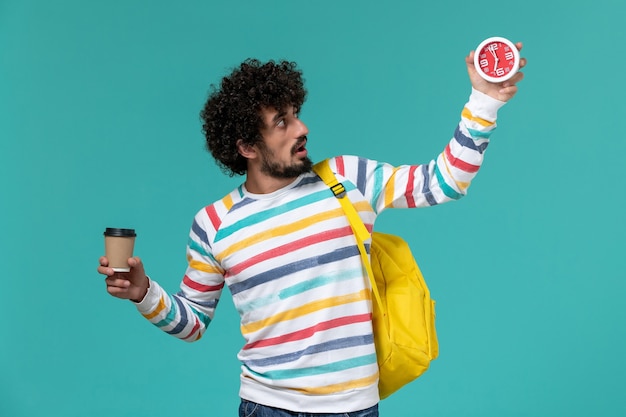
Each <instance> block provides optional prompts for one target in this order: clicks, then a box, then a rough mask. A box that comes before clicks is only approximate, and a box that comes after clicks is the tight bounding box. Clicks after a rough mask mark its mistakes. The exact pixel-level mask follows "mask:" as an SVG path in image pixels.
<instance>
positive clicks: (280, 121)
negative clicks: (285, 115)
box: [276, 119, 285, 127]
mask: <svg viewBox="0 0 626 417" xmlns="http://www.w3.org/2000/svg"><path fill="white" fill-rule="evenodd" d="M276 126H278V127H283V126H285V119H279V120H278V121H277V122H276Z"/></svg>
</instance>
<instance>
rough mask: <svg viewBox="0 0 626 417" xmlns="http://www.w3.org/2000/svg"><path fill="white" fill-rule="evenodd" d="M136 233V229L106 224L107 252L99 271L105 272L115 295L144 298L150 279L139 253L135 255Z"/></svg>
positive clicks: (112, 293)
mask: <svg viewBox="0 0 626 417" xmlns="http://www.w3.org/2000/svg"><path fill="white" fill-rule="evenodd" d="M135 237H136V233H135V231H134V230H133V229H115V228H107V229H106V231H105V232H104V243H105V253H106V255H105V256H103V257H101V258H100V266H99V267H98V272H99V273H101V274H102V275H105V276H106V279H105V282H106V285H107V291H108V292H109V294H111V295H112V296H114V297H117V298H124V299H130V300H132V301H135V302H139V301H141V300H142V299H143V298H144V297H145V295H146V292H147V291H148V287H149V286H150V282H149V279H148V277H147V276H146V273H145V271H144V269H143V263H142V262H141V259H139V258H138V257H133V249H134V244H135Z"/></svg>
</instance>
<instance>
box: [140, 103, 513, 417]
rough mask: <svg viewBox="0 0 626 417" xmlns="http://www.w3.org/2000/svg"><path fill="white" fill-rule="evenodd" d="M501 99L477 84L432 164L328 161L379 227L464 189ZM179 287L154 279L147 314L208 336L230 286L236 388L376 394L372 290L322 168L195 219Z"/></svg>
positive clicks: (270, 393)
mask: <svg viewBox="0 0 626 417" xmlns="http://www.w3.org/2000/svg"><path fill="white" fill-rule="evenodd" d="M502 104H503V103H502V102H499V101H496V100H493V99H491V98H489V97H487V96H486V95H484V94H482V93H479V92H477V91H473V92H472V94H471V96H470V99H469V101H468V103H467V104H466V106H465V107H464V109H463V112H462V115H461V122H460V123H459V125H458V127H457V129H456V131H455V132H454V137H453V138H452V140H451V141H450V142H449V143H448V145H447V146H446V147H445V149H444V150H443V152H442V153H441V154H439V155H438V156H437V157H436V158H435V159H434V160H432V161H430V162H429V163H427V164H424V165H403V166H397V167H394V166H391V165H389V164H386V163H382V162H376V161H373V160H368V159H364V158H360V157H356V156H339V157H335V158H331V160H330V166H331V169H332V170H333V171H334V172H335V174H336V175H337V178H338V179H339V181H341V182H342V183H343V184H344V186H345V187H346V189H347V192H348V196H349V198H350V200H351V201H352V203H353V204H354V205H355V207H356V209H357V211H358V212H359V215H360V216H361V218H362V219H363V222H364V223H365V224H366V226H367V227H368V228H369V229H370V230H371V229H372V228H373V226H374V222H375V220H376V217H377V216H378V215H379V214H380V213H381V212H382V211H384V210H385V209H387V208H413V207H426V206H432V205H436V204H440V203H443V202H447V201H451V200H456V199H459V198H460V197H462V196H463V195H465V193H466V191H467V188H468V186H469V184H470V181H471V180H472V178H473V177H474V175H475V174H476V172H477V171H478V169H479V167H480V165H481V163H482V161H483V155H484V151H485V149H486V148H487V144H488V141H489V135H490V133H491V132H492V131H493V129H494V128H495V119H496V113H497V110H498V109H499V108H500V106H502ZM187 257H188V268H187V271H186V273H185V276H184V278H183V280H182V283H181V288H180V292H178V293H177V294H168V293H167V292H166V291H164V290H163V289H162V288H161V287H160V286H159V285H158V284H157V283H156V282H155V281H151V284H150V288H149V290H148V294H147V295H146V297H145V298H144V300H142V302H141V303H138V304H137V307H138V309H139V311H140V312H141V313H142V314H143V315H144V316H145V317H146V318H147V319H148V320H150V321H151V322H152V323H153V324H155V325H156V326H158V327H159V328H161V329H162V330H163V331H165V332H167V333H169V334H171V335H173V336H176V337H178V338H180V339H183V340H186V341H195V340H198V339H200V337H201V336H202V334H203V332H204V331H205V329H206V328H207V326H208V325H209V323H210V322H211V320H212V319H213V317H214V313H215V308H216V306H217V304H218V301H219V298H220V295H221V292H222V290H223V288H224V285H227V286H228V288H229V289H230V292H231V294H232V298H233V301H234V305H235V307H236V308H237V311H238V312H239V315H240V317H241V333H242V335H243V337H244V339H245V344H244V346H243V347H242V348H241V350H240V352H239V354H238V358H239V359H240V361H241V363H242V372H241V388H240V395H241V397H242V398H245V399H247V400H250V401H254V402H258V403H261V404H266V405H270V406H273V407H278V408H284V409H288V410H293V411H302V412H310V413H319V412H349V411H356V410H361V409H365V408H368V407H371V406H373V405H374V404H376V403H377V402H378V390H377V380H378V368H377V364H376V352H375V348H374V343H373V336H372V326H371V314H372V305H371V294H370V290H371V288H370V285H369V281H368V278H367V275H366V273H365V271H364V269H363V266H362V264H361V258H360V256H359V250H358V247H357V244H356V240H355V238H354V236H353V234H352V231H351V228H350V224H349V222H348V220H347V218H346V216H345V215H344V212H343V210H342V208H341V206H340V204H339V202H338V201H337V199H336V198H335V197H334V195H333V193H332V192H331V191H330V189H328V187H327V186H326V185H325V184H324V183H323V182H322V180H321V179H320V178H318V177H317V176H316V175H315V174H314V173H312V172H310V173H306V174H303V175H301V176H299V177H298V178H297V179H295V181H293V182H292V183H291V184H290V185H288V186H287V187H285V188H282V189H280V190H278V191H275V192H273V193H270V194H262V195H259V194H252V193H250V192H248V191H247V190H246V189H245V187H244V186H243V185H242V186H239V187H238V188H237V189H235V190H233V191H232V192H231V193H230V194H229V195H227V196H226V197H224V198H222V199H221V200H219V201H217V202H215V203H213V204H211V205H209V206H207V207H204V208H203V209H202V210H200V211H199V212H198V213H197V214H196V216H195V218H194V221H193V225H192V227H191V231H190V236H189V242H188V249H187Z"/></svg>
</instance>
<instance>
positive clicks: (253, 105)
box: [200, 59, 307, 177]
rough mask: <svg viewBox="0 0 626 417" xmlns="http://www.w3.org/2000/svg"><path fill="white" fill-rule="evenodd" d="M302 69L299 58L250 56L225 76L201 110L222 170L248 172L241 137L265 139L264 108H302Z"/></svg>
mask: <svg viewBox="0 0 626 417" xmlns="http://www.w3.org/2000/svg"><path fill="white" fill-rule="evenodd" d="M306 93H307V92H306V89H305V88H304V80H303V78H302V71H301V70H299V69H298V68H297V66H296V63H295V62H288V61H280V62H278V63H276V62H274V61H268V62H266V63H261V62H260V61H259V60H257V59H247V60H245V61H244V62H243V63H242V64H241V65H240V66H239V67H238V68H235V69H234V70H233V71H232V73H231V74H230V75H228V76H226V77H224V78H222V81H221V84H220V87H219V88H216V87H215V85H212V86H211V93H210V94H209V98H208V99H207V101H206V103H205V105H204V108H203V109H202V111H201V112H200V117H201V119H202V122H203V124H202V131H203V133H204V136H205V138H206V147H207V149H208V150H209V152H211V154H212V155H213V157H214V158H215V160H216V162H217V164H218V165H219V166H220V168H221V169H222V171H224V172H225V173H227V174H228V175H230V176H231V177H232V176H234V175H243V174H245V173H246V170H247V164H246V159H245V158H244V157H243V156H241V155H240V154H239V152H238V149H237V141H238V140H239V139H241V140H242V141H243V142H244V143H245V144H249V145H254V144H255V143H258V142H259V141H261V140H262V137H261V134H260V129H261V128H262V127H263V119H262V118H261V110H262V109H263V108H274V109H277V110H282V109H284V108H286V107H287V106H294V107H295V108H296V109H300V108H301V107H302V104H303V103H304V101H305V99H306Z"/></svg>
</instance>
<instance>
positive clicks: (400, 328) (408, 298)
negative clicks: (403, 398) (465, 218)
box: [313, 160, 439, 399]
mask: <svg viewBox="0 0 626 417" xmlns="http://www.w3.org/2000/svg"><path fill="white" fill-rule="evenodd" d="M313 170H314V171H315V173H316V174H317V175H319V177H320V178H321V179H322V180H323V181H324V183H325V184H326V185H328V186H329V187H330V189H331V190H332V191H333V193H334V194H335V197H337V199H338V200H339V202H340V203H341V206H342V207H343V209H344V211H345V213H346V216H347V217H348V219H349V221H350V225H351V226H352V230H353V231H354V235H355V237H356V240H357V243H358V246H359V251H360V252H361V259H362V260H363V265H364V266H365V268H366V269H367V273H368V276H369V279H370V282H371V285H372V292H373V293H374V299H375V302H374V303H373V319H372V323H373V327H374V343H375V345H376V356H377V358H378V368H379V381H378V391H379V394H380V398H381V399H384V398H386V397H388V396H389V395H391V394H393V393H394V392H395V391H397V390H398V389H400V388H401V387H402V386H404V385H405V384H407V383H409V382H411V381H413V380H414V379H416V378H417V377H419V376H420V375H422V374H423V373H424V372H425V371H426V370H427V369H428V367H429V366H430V361H432V360H434V359H436V358H437V356H438V355H439V344H438V342H437V333H436V331H435V301H434V300H432V299H431V298H430V291H429V290H428V287H427V286H426V282H425V281H424V278H423V276H422V273H421V272H420V270H419V267H418V266H417V263H416V262H415V258H414V257H413V254H412V253H411V249H410V248H409V245H408V244H407V243H406V242H405V241H404V240H403V239H402V238H400V237H398V236H394V235H390V234H386V233H379V232H374V233H372V245H371V249H370V252H371V253H370V258H371V259H370V260H371V262H370V261H368V258H367V253H366V250H365V246H364V245H363V241H365V240H367V239H368V238H369V236H370V235H369V232H368V231H367V229H366V228H365V225H364V224H363V222H362V221H361V218H360V217H359V215H358V213H357V212H356V209H355V208H354V206H353V205H352V203H351V202H350V200H349V199H348V198H347V197H346V193H345V189H344V187H343V185H342V184H341V183H340V182H339V181H337V178H336V177H335V174H333V172H332V171H331V169H330V167H329V165H328V160H324V161H322V162H320V163H318V164H316V165H315V166H314V168H313Z"/></svg>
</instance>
